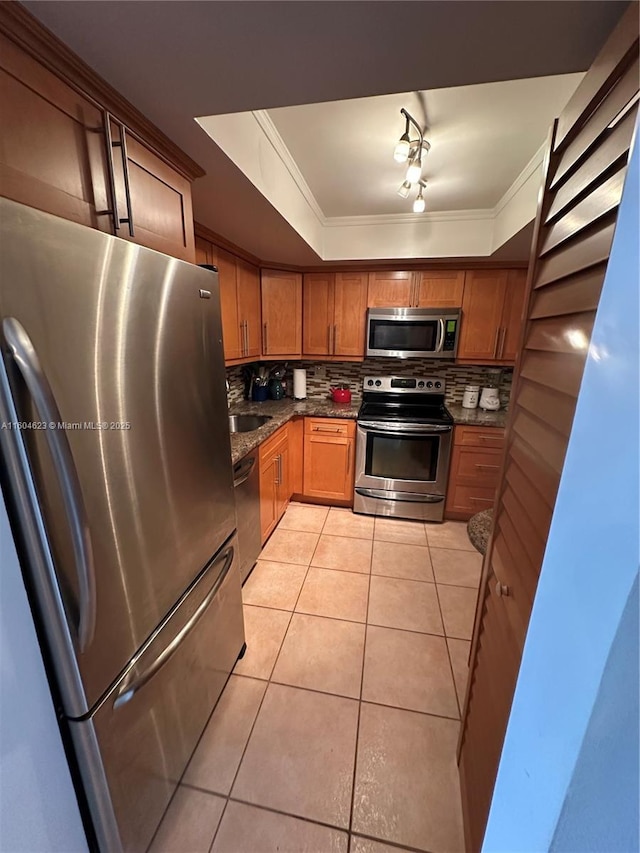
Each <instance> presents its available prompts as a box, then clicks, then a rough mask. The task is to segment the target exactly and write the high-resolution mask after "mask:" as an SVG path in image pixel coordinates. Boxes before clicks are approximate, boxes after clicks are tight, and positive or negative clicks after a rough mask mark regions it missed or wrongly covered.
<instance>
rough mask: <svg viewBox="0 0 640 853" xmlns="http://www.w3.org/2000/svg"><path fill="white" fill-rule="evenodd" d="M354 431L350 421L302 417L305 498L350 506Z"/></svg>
mask: <svg viewBox="0 0 640 853" xmlns="http://www.w3.org/2000/svg"><path fill="white" fill-rule="evenodd" d="M355 432H356V424H355V421H352V420H342V419H337V418H305V421H304V479H303V494H304V497H305V498H308V499H311V500H315V501H319V502H325V501H326V502H329V501H331V502H332V503H338V504H342V505H344V504H352V503H353V478H354V471H355Z"/></svg>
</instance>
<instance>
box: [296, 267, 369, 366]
mask: <svg viewBox="0 0 640 853" xmlns="http://www.w3.org/2000/svg"><path fill="white" fill-rule="evenodd" d="M302 301H303V323H302V341H303V342H302V352H303V353H304V355H305V356H310V357H313V356H325V357H327V358H330V359H334V358H335V359H338V358H341V359H349V360H351V359H361V358H364V343H365V340H364V339H365V322H366V314H367V273H358V272H354V273H351V272H338V273H306V274H305V276H304V281H303V300H302Z"/></svg>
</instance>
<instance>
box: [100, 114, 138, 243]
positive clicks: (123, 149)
mask: <svg viewBox="0 0 640 853" xmlns="http://www.w3.org/2000/svg"><path fill="white" fill-rule="evenodd" d="M104 116H105V128H106V132H105V136H106V138H107V140H108V144H109V146H110V149H111V151H110V154H109V160H110V163H111V169H110V170H109V171H110V182H111V189H112V192H113V218H114V220H115V222H117V225H116V230H118V228H119V226H120V225H123V224H124V223H125V222H126V223H127V224H128V226H129V236H130V237H134V236H135V234H134V231H133V214H132V212H131V190H130V187H129V163H128V160H127V131H126V128H125V126H124V125H123V124H122V122H120V121H117V120H116V119H113V123H114V124H116V125H117V126H118V128H119V130H120V140H119V141H118V142H114V141H113V138H112V136H111V120H112V115H111V113H110V112H108V111H105V114H104ZM114 148H119V149H120V157H121V158H122V177H123V180H124V197H125V202H126V205H127V217H126V218H125V219H123V218H121V217H120V216H118V213H117V204H116V195H115V192H116V185H115V174H114V171H113V154H112V151H113V149H114ZM111 179H112V180H111Z"/></svg>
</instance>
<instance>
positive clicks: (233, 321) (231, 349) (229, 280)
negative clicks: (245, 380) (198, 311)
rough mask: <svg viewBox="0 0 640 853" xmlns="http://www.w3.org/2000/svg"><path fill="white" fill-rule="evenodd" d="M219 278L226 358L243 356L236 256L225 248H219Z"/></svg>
mask: <svg viewBox="0 0 640 853" xmlns="http://www.w3.org/2000/svg"><path fill="white" fill-rule="evenodd" d="M217 266H218V280H219V284H220V312H221V314H222V342H223V344H224V359H225V361H230V360H233V359H237V358H242V335H241V330H240V320H239V318H238V287H237V277H236V275H237V269H236V258H235V256H234V255H232V254H230V252H225V250H224V249H219V250H218V263H217Z"/></svg>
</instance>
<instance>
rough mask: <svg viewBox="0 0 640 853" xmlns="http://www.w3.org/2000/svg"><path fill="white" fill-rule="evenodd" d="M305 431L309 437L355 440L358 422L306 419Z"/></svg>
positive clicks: (333, 419)
mask: <svg viewBox="0 0 640 853" xmlns="http://www.w3.org/2000/svg"><path fill="white" fill-rule="evenodd" d="M304 431H305V433H306V434H307V435H311V434H319V435H320V434H321V435H326V436H330V435H334V436H335V435H342V436H346V437H348V438H353V437H354V435H355V434H356V422H355V421H352V420H343V419H340V418H305V419H304Z"/></svg>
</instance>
